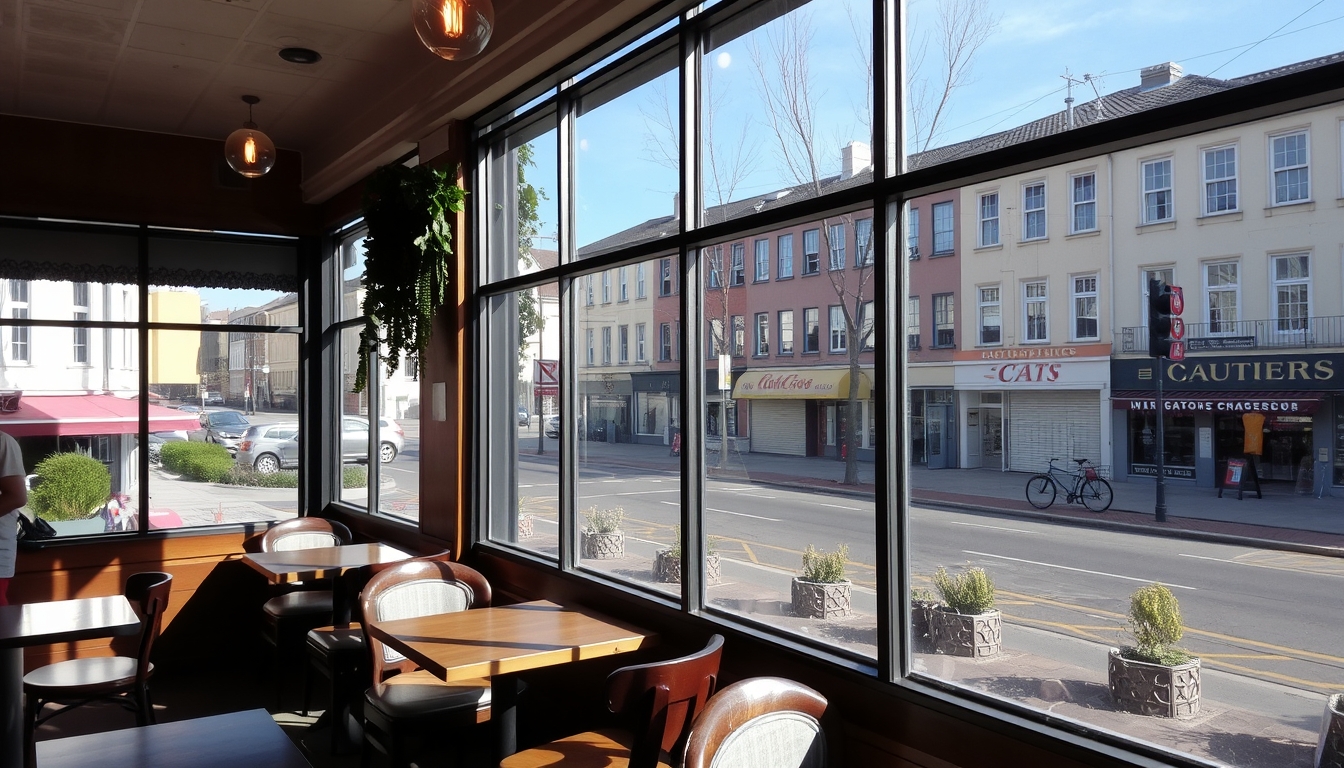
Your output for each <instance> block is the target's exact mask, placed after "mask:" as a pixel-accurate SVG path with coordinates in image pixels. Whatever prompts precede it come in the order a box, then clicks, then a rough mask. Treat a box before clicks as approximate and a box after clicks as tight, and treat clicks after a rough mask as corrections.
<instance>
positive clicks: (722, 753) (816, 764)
mask: <svg viewBox="0 0 1344 768" xmlns="http://www.w3.org/2000/svg"><path fill="white" fill-rule="evenodd" d="M825 711H826V699H825V698H823V697H822V695H821V694H819V693H817V692H816V691H814V690H812V689H811V688H808V687H807V686H805V685H801V684H799V683H795V682H793V681H792V680H785V679H783V678H779V677H753V678H750V679H747V680H741V681H739V682H736V683H733V684H732V685H730V686H728V687H727V688H724V689H723V690H722V691H719V693H718V695H717V696H715V697H714V698H713V699H710V701H709V705H708V706H706V707H705V711H704V712H701V713H700V717H699V718H697V719H696V721H695V725H694V726H693V727H692V728H691V735H690V738H689V739H688V740H687V742H686V756H685V762H684V766H685V768H718V767H719V766H733V768H825V766H826V737H825V734H824V733H823V731H822V726H821V717H822V714H823V713H825Z"/></svg>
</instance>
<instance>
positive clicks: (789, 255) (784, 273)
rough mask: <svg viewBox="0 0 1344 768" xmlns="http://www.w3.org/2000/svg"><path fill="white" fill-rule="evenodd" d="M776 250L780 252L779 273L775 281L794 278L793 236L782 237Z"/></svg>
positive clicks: (776, 245) (776, 242)
mask: <svg viewBox="0 0 1344 768" xmlns="http://www.w3.org/2000/svg"><path fill="white" fill-rule="evenodd" d="M775 248H776V249H777V250H778V251H779V272H778V274H776V275H775V279H777V280H783V279H784V278H786V277H793V235H780V236H779V239H778V240H776V241H775Z"/></svg>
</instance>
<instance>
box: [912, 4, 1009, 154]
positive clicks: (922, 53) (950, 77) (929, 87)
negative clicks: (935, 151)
mask: <svg viewBox="0 0 1344 768" xmlns="http://www.w3.org/2000/svg"><path fill="white" fill-rule="evenodd" d="M998 27H999V19H998V17H997V16H995V15H994V14H992V13H990V11H989V3H988V0H938V14H937V17H936V19H935V21H934V29H933V32H932V35H933V38H934V42H935V43H936V44H937V46H938V56H939V58H938V62H937V70H936V71H934V72H931V73H926V72H925V69H924V66H925V63H926V59H927V53H928V50H929V42H930V40H929V36H930V33H929V32H928V31H927V30H926V31H924V32H923V33H922V34H921V33H920V31H919V30H917V29H916V30H914V31H913V32H912V33H911V35H910V40H911V41H912V43H913V44H912V45H911V55H910V57H909V59H908V67H907V70H908V71H909V72H910V77H909V93H910V96H909V103H908V105H907V106H908V121H907V128H908V130H909V136H908V140H909V141H908V143H907V146H908V147H909V148H910V151H911V152H924V151H926V150H927V149H928V148H929V146H930V145H931V144H932V143H933V141H934V139H936V138H938V135H939V132H940V129H941V128H942V122H943V119H944V118H945V117H946V116H947V107H948V104H949V103H950V102H951V101H952V96H953V95H954V94H955V93H956V92H957V91H958V90H960V89H961V88H963V87H965V86H966V85H969V84H970V82H971V66H972V64H973V63H974V62H975V58H976V54H977V53H979V51H980V48H981V47H982V46H983V45H984V44H985V43H986V42H987V41H988V40H989V38H990V36H991V35H993V34H994V32H995V31H996V30H997V29H998Z"/></svg>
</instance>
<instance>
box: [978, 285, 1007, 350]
mask: <svg viewBox="0 0 1344 768" xmlns="http://www.w3.org/2000/svg"><path fill="white" fill-rule="evenodd" d="M980 343H981V344H986V345H988V344H1002V343H1003V301H1002V297H1000V296H999V286H997V285H990V286H985V287H984V288H981V289H980Z"/></svg>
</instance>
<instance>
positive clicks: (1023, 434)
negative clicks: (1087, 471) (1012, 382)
mask: <svg viewBox="0 0 1344 768" xmlns="http://www.w3.org/2000/svg"><path fill="white" fill-rule="evenodd" d="M1009 398H1010V399H1009V404H1008V409H1009V410H1008V468H1009V469H1011V470H1013V471H1015V472H1043V471H1045V468H1046V464H1047V463H1048V462H1049V461H1050V459H1051V458H1058V459H1062V460H1063V463H1065V464H1069V463H1071V462H1070V460H1071V459H1082V458H1087V459H1091V460H1092V461H1093V462H1094V463H1096V464H1107V463H1109V462H1108V461H1106V460H1105V457H1103V456H1102V453H1101V400H1100V394H1099V393H1098V392H1092V391H1086V392H1067V391H1066V392H1014V393H1012V394H1011V395H1010V396H1009Z"/></svg>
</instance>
